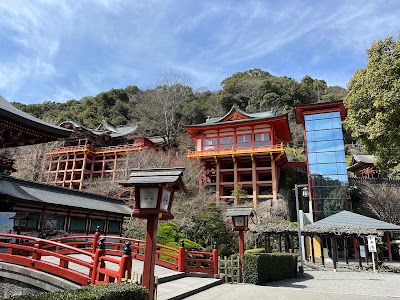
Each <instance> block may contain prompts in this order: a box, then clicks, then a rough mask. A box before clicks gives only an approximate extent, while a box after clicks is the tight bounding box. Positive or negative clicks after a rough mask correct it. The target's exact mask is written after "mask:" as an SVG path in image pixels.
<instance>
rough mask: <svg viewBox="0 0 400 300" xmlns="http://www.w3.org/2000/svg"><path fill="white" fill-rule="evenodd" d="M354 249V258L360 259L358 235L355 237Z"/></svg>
mask: <svg viewBox="0 0 400 300" xmlns="http://www.w3.org/2000/svg"><path fill="white" fill-rule="evenodd" d="M353 249H354V259H355V260H356V261H358V254H359V253H358V252H359V251H358V245H357V239H356V237H353Z"/></svg>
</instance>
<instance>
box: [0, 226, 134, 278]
mask: <svg viewBox="0 0 400 300" xmlns="http://www.w3.org/2000/svg"><path fill="white" fill-rule="evenodd" d="M0 239H2V240H6V239H8V240H9V242H0V260H2V261H6V262H10V263H15V264H19V265H23V266H26V267H28V268H32V269H36V270H40V271H44V272H47V273H50V274H53V275H56V276H59V277H62V278H65V279H68V280H70V281H72V282H75V283H78V284H80V285H87V284H89V283H92V284H95V283H100V284H101V283H110V282H120V281H122V280H123V279H126V278H127V277H126V274H130V273H131V268H132V258H131V253H130V251H131V250H130V245H128V244H126V245H125V249H124V251H123V252H122V255H121V256H120V257H113V256H107V255H106V253H105V244H104V240H103V239H101V240H100V243H99V244H100V245H99V247H96V249H95V251H94V253H92V251H88V250H87V249H80V248H76V247H74V246H71V245H68V244H66V243H64V244H63V243H59V242H56V241H52V240H45V239H40V238H35V237H29V236H22V235H15V234H3V233H0ZM71 243H73V242H71ZM71 254H79V255H80V257H77V256H73V255H71ZM46 257H54V258H57V259H58V263H55V262H54V260H53V261H49V259H47V258H46ZM106 262H109V263H114V264H116V265H117V266H118V268H117V271H114V270H111V269H108V268H106ZM70 263H72V264H75V266H74V269H72V268H71V266H70ZM76 265H78V268H77V267H76ZM77 269H78V270H77Z"/></svg>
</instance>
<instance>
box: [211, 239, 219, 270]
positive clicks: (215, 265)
mask: <svg viewBox="0 0 400 300" xmlns="http://www.w3.org/2000/svg"><path fill="white" fill-rule="evenodd" d="M213 248H214V249H213V251H212V261H213V273H214V274H219V269H218V247H217V243H214V247H213Z"/></svg>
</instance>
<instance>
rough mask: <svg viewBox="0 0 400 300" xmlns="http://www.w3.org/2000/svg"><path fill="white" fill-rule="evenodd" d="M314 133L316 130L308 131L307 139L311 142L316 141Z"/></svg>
mask: <svg viewBox="0 0 400 300" xmlns="http://www.w3.org/2000/svg"><path fill="white" fill-rule="evenodd" d="M314 133H315V131H310V132H306V140H307V141H309V142H312V141H315V138H314Z"/></svg>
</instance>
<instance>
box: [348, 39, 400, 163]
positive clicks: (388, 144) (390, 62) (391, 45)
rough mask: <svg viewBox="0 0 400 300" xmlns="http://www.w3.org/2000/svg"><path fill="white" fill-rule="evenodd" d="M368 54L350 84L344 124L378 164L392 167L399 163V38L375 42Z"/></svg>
mask: <svg viewBox="0 0 400 300" xmlns="http://www.w3.org/2000/svg"><path fill="white" fill-rule="evenodd" d="M367 56H368V63H367V66H366V67H365V68H363V69H358V70H357V71H356V72H355V73H354V75H353V77H352V78H351V79H350V81H349V83H348V90H349V93H348V94H347V95H346V97H345V98H344V105H345V106H346V108H347V110H348V112H347V118H346V120H345V127H346V129H347V130H348V131H350V133H351V134H352V136H353V137H354V138H356V139H357V140H358V141H359V142H360V143H361V144H362V145H363V146H364V147H365V149H366V150H367V151H368V152H370V153H372V154H374V155H375V156H376V158H377V159H378V165H380V166H381V167H393V166H396V165H399V162H400V41H397V42H396V41H395V40H394V39H393V37H388V38H386V39H384V40H383V41H375V42H374V43H373V44H372V46H371V48H370V49H368V50H367Z"/></svg>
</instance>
